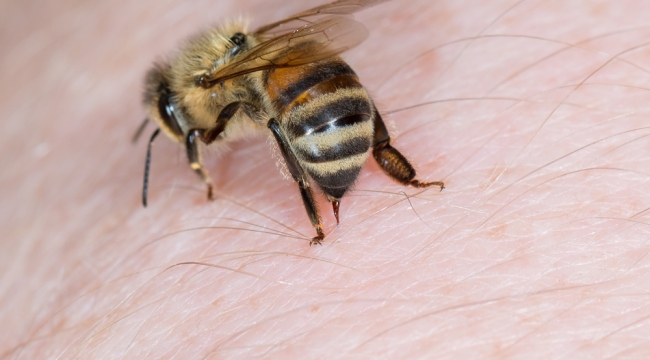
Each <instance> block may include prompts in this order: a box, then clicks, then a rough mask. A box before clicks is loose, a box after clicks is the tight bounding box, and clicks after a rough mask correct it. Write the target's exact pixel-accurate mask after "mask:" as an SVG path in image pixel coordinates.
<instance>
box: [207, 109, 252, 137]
mask: <svg viewBox="0 0 650 360" xmlns="http://www.w3.org/2000/svg"><path fill="white" fill-rule="evenodd" d="M239 109H242V110H243V111H244V113H246V115H247V116H248V117H249V118H251V119H252V118H254V117H255V114H256V113H259V110H258V109H257V108H256V107H255V106H254V105H252V104H250V103H247V102H243V101H235V102H231V103H230V104H228V105H226V107H224V108H223V109H221V112H220V113H219V116H217V121H216V123H215V125H214V127H213V128H212V129H208V130H206V131H205V132H204V133H203V134H202V135H201V141H203V142H204V143H206V144H210V143H211V142H213V141H214V140H216V139H217V137H218V136H219V134H221V133H222V132H223V131H224V130H225V129H226V125H228V121H230V120H231V119H232V118H233V116H235V114H236V113H237V111H239Z"/></svg>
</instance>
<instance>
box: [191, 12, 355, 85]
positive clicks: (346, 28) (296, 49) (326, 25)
mask: <svg viewBox="0 0 650 360" xmlns="http://www.w3.org/2000/svg"><path fill="white" fill-rule="evenodd" d="M367 36H368V32H367V30H366V28H365V27H364V26H363V25H362V24H361V23H359V22H357V21H355V20H353V19H350V18H347V17H342V16H330V17H325V18H322V19H320V20H318V21H317V22H315V23H313V24H310V25H305V26H303V27H301V28H300V29H298V30H295V31H293V32H291V33H288V34H285V35H282V36H279V37H276V38H273V39H271V40H268V41H265V42H263V43H261V44H259V45H257V46H255V47H254V48H252V49H250V50H249V51H247V52H245V53H243V54H241V55H239V56H237V57H235V58H234V59H233V60H232V62H230V63H228V64H227V65H225V66H223V67H221V68H218V69H216V70H215V71H214V72H213V73H208V74H205V75H204V76H202V77H201V79H200V80H199V83H200V85H201V86H203V87H204V88H210V87H212V86H215V85H217V84H219V83H221V82H224V81H226V80H228V79H232V78H234V77H237V76H241V75H244V74H248V73H251V72H255V71H260V70H267V69H275V68H283V67H291V66H298V65H304V64H308V63H312V62H315V61H319V60H323V59H327V58H329V57H332V56H335V55H338V54H340V53H342V52H344V51H346V50H348V49H350V48H352V47H354V46H356V45H358V44H360V43H361V42H362V41H363V40H364V39H365V38H366V37H367Z"/></svg>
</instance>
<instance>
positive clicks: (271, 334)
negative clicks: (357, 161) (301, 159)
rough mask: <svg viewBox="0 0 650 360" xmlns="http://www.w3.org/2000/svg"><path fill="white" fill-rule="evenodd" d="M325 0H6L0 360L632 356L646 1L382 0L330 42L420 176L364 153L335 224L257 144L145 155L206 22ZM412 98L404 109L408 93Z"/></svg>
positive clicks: (642, 252) (648, 291)
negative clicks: (153, 106)
mask: <svg viewBox="0 0 650 360" xmlns="http://www.w3.org/2000/svg"><path fill="white" fill-rule="evenodd" d="M321 3H323V2H321V1H301V2H293V3H291V4H288V2H285V1H279V0H273V1H261V0H259V1H253V0H239V1H231V0H219V1H213V0H212V1H208V0H197V1H176V0H174V1H167V2H154V1H143V2H116V1H94V2H74V1H65V0H62V1H59V2H57V4H54V3H48V2H29V3H28V2H22V1H13V2H7V3H5V4H4V5H2V8H3V11H0V24H2V25H0V26H2V30H3V31H0V44H1V45H0V46H1V48H2V49H4V50H5V51H3V55H2V56H0V62H1V66H0V81H1V83H2V84H4V86H3V87H2V89H0V91H1V92H2V96H0V112H1V115H2V119H3V120H2V123H1V125H0V126H1V127H2V131H0V139H1V140H0V146H1V147H2V152H1V155H0V159H1V160H0V163H1V164H2V171H1V173H0V199H2V201H1V202H0V225H1V227H0V229H1V231H2V233H1V236H0V246H1V247H0V274H1V275H2V278H1V279H2V281H0V308H1V309H2V311H1V312H0V322H1V323H2V324H3V329H5V330H4V331H2V335H1V336H0V359H36V358H56V359H89V358H109V357H116V358H127V359H136V358H137V359H142V358H147V359H158V358H160V359H170V358H178V359H221V358H251V357H265V358H267V357H268V358H296V357H300V358H303V359H323V358H334V357H355V358H409V359H411V358H432V357H435V358H449V359H459V358H499V359H501V358H525V359H531V358H541V359H548V358H576V357H583V358H646V357H647V356H649V355H650V343H649V342H648V337H647V334H648V333H650V305H648V304H650V283H649V282H650V280H648V279H650V276H648V275H650V274H649V272H650V256H647V255H648V252H650V242H649V241H648V239H650V237H649V236H648V235H649V229H650V227H648V222H649V221H650V210H649V209H650V193H649V192H648V190H647V189H648V188H649V187H648V185H649V175H650V173H649V170H648V164H650V152H649V151H648V145H650V136H649V135H650V127H648V125H647V124H648V121H647V118H648V112H649V107H648V105H647V103H648V102H647V99H648V98H649V97H650V88H649V87H648V80H650V26H648V23H647V19H648V15H649V14H648V11H647V10H646V8H647V6H644V5H646V4H645V3H644V2H642V1H640V0H637V1H632V0H630V1H613V0H609V1H605V0H603V1H594V0H584V1H578V0H576V1H570V2H567V1H542V0H529V1H521V0H512V1H500V2H494V1H490V2H488V1H452V0H447V1H442V0H441V1H428V0H417V1H416V0H394V1H391V2H389V3H386V4H383V5H381V6H377V7H375V8H372V9H370V10H367V11H365V12H363V13H360V14H358V15H357V16H355V17H356V18H357V19H358V20H360V21H362V22H363V23H364V24H365V25H366V26H367V27H368V29H369V30H370V36H369V38H368V40H366V41H365V42H364V43H363V44H361V45H360V46H359V47H357V48H355V49H353V50H351V51H349V52H348V53H346V54H344V58H345V59H346V61H348V62H349V64H350V65H351V66H352V67H353V68H354V69H355V71H357V73H358V75H359V77H360V79H361V81H362V82H363V84H364V85H365V86H366V87H367V89H368V91H369V92H370V94H371V95H372V96H373V98H374V100H375V102H376V104H377V106H378V108H379V110H380V111H381V112H382V113H384V114H385V116H384V119H385V120H386V121H387V122H389V124H390V125H389V130H390V131H391V132H392V135H393V142H392V144H393V146H395V147H396V148H397V149H399V150H400V151H402V153H404V155H406V156H407V158H408V159H409V160H410V161H411V162H412V164H413V165H414V166H415V168H416V170H417V171H418V177H419V178H420V179H422V180H428V181H435V180H443V181H445V184H446V187H447V188H446V189H445V190H444V191H442V192H439V191H438V188H435V187H434V188H431V189H427V190H422V189H414V188H406V187H403V186H400V185H399V184H396V183H394V182H392V181H391V180H390V179H389V178H387V177H386V176H385V175H384V174H383V173H382V172H381V170H380V169H379V167H378V166H377V165H376V164H375V163H373V161H372V160H369V161H368V163H367V164H366V166H365V168H364V170H363V171H362V174H361V176H360V178H359V181H358V183H357V185H356V187H355V189H354V191H352V192H351V193H350V194H349V195H348V196H347V197H345V198H344V199H343V201H342V202H341V215H340V216H341V223H340V224H339V225H338V226H336V221H335V219H334V216H333V215H332V212H331V208H330V206H329V204H327V202H326V201H324V199H323V197H319V201H320V209H321V215H322V217H323V222H324V227H325V232H326V234H327V236H326V237H325V240H324V241H323V246H322V247H321V246H316V247H314V246H312V247H310V246H309V245H308V243H309V239H310V238H311V237H312V236H313V229H312V227H311V225H310V223H309V220H308V218H307V215H306V214H305V211H304V208H303V205H302V203H301V200H300V195H299V192H298V189H297V187H296V185H295V184H294V183H293V182H291V181H286V180H284V179H283V177H282V175H281V174H280V172H279V171H278V169H277V168H276V165H275V159H274V158H273V156H272V154H271V151H270V150H269V146H268V144H267V139H266V138H263V137H262V138H251V139H248V140H244V141H239V142H236V143H234V144H231V146H230V147H231V150H230V151H228V152H223V151H221V152H216V151H210V150H207V151H206V152H205V164H206V167H207V169H208V170H209V171H210V172H211V174H212V176H213V179H214V184H215V195H216V200H215V201H213V202H207V201H206V199H205V194H204V187H203V184H202V183H201V182H200V180H199V179H198V178H197V177H196V175H195V174H194V173H193V172H192V171H191V170H190V169H189V167H188V165H187V161H186V159H185V154H184V150H183V149H182V148H181V147H180V146H178V145H177V144H176V143H173V142H172V141H171V140H169V139H167V138H165V137H163V136H161V137H159V138H158V140H157V141H156V143H155V145H154V150H153V151H154V152H153V159H152V168H151V170H152V172H151V178H150V189H149V207H148V208H146V209H143V208H142V205H141V203H140V190H141V185H142V183H141V182H142V170H143V164H144V155H145V151H146V138H147V137H148V136H149V134H150V133H151V132H152V131H153V126H149V127H147V128H146V130H145V136H143V138H142V139H140V141H139V142H138V143H137V144H136V145H132V144H131V143H130V142H129V141H130V136H131V135H132V134H133V132H134V131H135V130H136V129H137V127H138V125H139V123H140V121H141V120H142V119H143V117H144V110H143V108H142V106H141V103H140V101H141V100H140V97H141V88H142V78H143V76H144V74H145V72H146V70H147V69H148V68H149V66H150V65H151V63H152V62H153V60H155V59H156V57H157V56H162V55H164V54H169V53H171V52H172V51H173V49H176V48H177V46H178V44H180V43H181V42H182V40H183V39H184V38H186V37H187V36H189V35H191V34H192V33H194V32H196V31H198V30H200V29H201V28H205V27H206V26H209V25H210V24H213V23H217V22H220V21H223V20H224V19H227V18H233V17H237V16H238V15H240V14H242V13H248V14H250V15H254V20H253V22H252V26H251V28H253V29H254V28H256V27H258V26H260V25H263V24H265V23H268V22H271V21H275V20H279V19H281V18H282V17H285V16H288V15H290V14H292V13H295V12H298V11H302V10H305V9H307V8H309V7H312V6H315V5H318V4H321ZM418 104H419V105H420V106H417V107H414V108H409V107H411V106H413V105H418Z"/></svg>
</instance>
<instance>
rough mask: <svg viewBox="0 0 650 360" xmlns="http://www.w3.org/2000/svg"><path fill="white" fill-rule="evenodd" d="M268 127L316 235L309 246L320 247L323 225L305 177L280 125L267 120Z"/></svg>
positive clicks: (273, 120) (322, 237) (323, 236)
mask: <svg viewBox="0 0 650 360" xmlns="http://www.w3.org/2000/svg"><path fill="white" fill-rule="evenodd" d="M268 127H269V129H270V130H271V132H272V133H273V136H275V140H276V141H277V142H278V145H279V146H280V152H281V153H282V157H283V158H284V160H285V161H286V162H287V167H288V168H289V172H290V173H291V176H292V177H293V180H295V181H296V182H297V183H298V187H299V188H300V195H301V196H302V202H303V204H304V205H305V210H306V211H307V215H308V216H309V220H310V221H311V224H312V226H313V227H314V229H316V234H317V235H316V237H314V238H313V239H312V240H311V241H310V242H309V245H310V246H311V245H314V244H318V245H322V244H321V241H322V240H323V239H324V238H325V234H324V233H323V225H322V223H321V218H320V215H319V214H318V207H317V206H316V202H315V201H314V195H313V193H312V191H311V187H310V186H309V181H308V180H307V176H306V175H305V172H304V170H303V169H302V167H301V166H300V164H299V163H298V159H297V158H296V155H295V154H294V153H293V149H292V148H291V145H290V143H289V140H288V139H287V137H286V136H285V135H284V133H283V132H282V130H281V129H280V124H279V123H278V121H277V120H275V119H271V120H269V123H268Z"/></svg>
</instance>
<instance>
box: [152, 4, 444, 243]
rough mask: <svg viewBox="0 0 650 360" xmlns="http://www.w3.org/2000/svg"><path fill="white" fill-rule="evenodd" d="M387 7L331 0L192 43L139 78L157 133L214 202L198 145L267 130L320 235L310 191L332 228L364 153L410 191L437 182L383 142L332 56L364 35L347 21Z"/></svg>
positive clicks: (361, 93) (349, 76)
mask: <svg viewBox="0 0 650 360" xmlns="http://www.w3.org/2000/svg"><path fill="white" fill-rule="evenodd" d="M385 1H388V0H338V1H334V2H331V3H329V4H325V5H322V6H318V7H316V8H313V9H310V10H307V11H304V12H301V13H298V14H295V15H293V16H291V17H289V18H287V19H284V20H281V21H278V22H274V23H272V24H269V25H266V26H262V27H261V28H259V29H257V30H255V31H253V32H249V31H247V29H246V25H245V24H244V23H243V22H241V21H236V22H232V23H229V24H227V25H225V26H223V27H221V28H213V29H209V30H207V31H205V32H203V33H201V34H199V35H197V36H195V37H194V38H192V39H190V40H189V41H188V43H187V44H186V46H185V47H184V48H183V49H182V50H181V51H180V52H179V53H178V54H177V55H175V56H174V57H172V58H171V60H170V61H167V62H159V63H157V64H155V65H154V66H153V68H152V69H151V70H150V71H149V72H148V74H147V76H146V80H145V92H144V104H145V107H146V110H147V112H148V115H149V118H151V119H153V120H154V121H155V122H156V123H157V124H158V126H159V128H158V129H156V130H155V131H154V133H153V134H152V135H151V137H150V139H149V145H148V148H147V157H146V161H145V174H144V186H143V191H142V202H143V205H144V206H145V207H146V206H147V186H148V178H149V164H150V161H151V145H152V143H153V141H154V139H155V138H156V136H158V134H159V133H160V130H161V129H162V131H163V132H164V133H165V134H166V135H167V136H168V137H169V138H171V139H173V140H175V141H177V142H179V143H181V144H184V145H185V149H186V151H187V157H188V160H189V163H190V167H191V168H192V170H194V172H196V173H197V174H198V176H199V177H200V178H201V179H202V180H203V182H204V183H205V184H206V186H207V197H208V199H212V198H213V189H212V180H211V178H210V175H209V173H208V171H206V169H205V168H204V167H203V165H202V163H201V154H200V151H199V143H200V142H202V143H204V144H211V143H213V142H220V141H225V140H230V139H234V138H238V137H240V136H242V135H246V134H247V133H249V132H251V131H270V132H271V134H272V135H273V138H274V140H275V141H276V142H277V145H278V147H279V149H280V153H281V155H282V158H283V159H284V161H285V162H286V166H287V169H288V171H289V173H290V174H291V177H292V178H293V180H294V181H295V182H296V183H297V184H298V188H299V189H300V195H301V196H302V200H303V203H304V206H305V209H306V211H307V215H308V216H309V220H310V221H311V224H312V225H313V227H314V229H315V230H316V236H315V237H314V238H313V239H312V240H311V242H310V245H313V244H320V243H321V241H322V240H323V238H324V237H325V234H324V232H323V226H322V222H321V217H320V215H319V212H318V207H317V204H316V201H315V200H314V191H313V188H312V184H316V185H317V187H318V188H319V189H320V190H321V191H322V193H323V194H324V195H325V196H326V197H327V199H328V201H330V202H331V204H332V208H333V211H334V216H335V217H336V221H337V223H338V221H339V206H340V202H341V198H342V197H343V196H344V195H345V194H346V193H347V192H348V191H349V190H350V188H351V187H352V185H353V184H354V182H355V181H356V179H357V177H358V175H359V172H360V170H361V168H362V166H363V165H364V163H365V162H366V159H367V157H368V150H369V149H370V148H372V154H373V157H374V158H375V160H376V161H377V163H378V164H379V166H380V167H381V168H382V169H383V171H384V172H385V173H386V174H387V175H388V176H389V177H391V178H392V179H394V180H396V181H397V182H399V183H401V184H404V185H410V186H414V187H417V188H426V187H430V186H439V187H440V188H441V190H442V189H443V188H444V184H443V182H441V181H434V182H422V181H420V180H417V179H416V173H415V170H414V169H413V166H411V164H410V163H409V162H408V160H407V159H406V158H405V157H404V156H403V155H402V154H401V153H400V152H399V151H397V149H395V148H393V147H392V146H391V145H390V140H391V139H390V136H389V134H388V131H387V129H386V126H385V125H384V122H383V120H382V118H381V116H380V114H379V112H378V111H377V109H376V107H375V105H374V104H373V101H372V100H371V99H370V96H369V95H368V93H367V92H366V90H365V89H364V87H363V86H362V85H361V82H360V81H359V78H358V77H357V75H356V74H355V72H354V71H353V70H352V69H351V68H350V66H349V65H348V64H346V63H345V62H344V61H343V60H342V59H341V58H340V57H338V55H339V54H340V53H342V52H344V51H346V50H348V49H350V48H352V47H354V46H356V45H358V44H359V43H361V42H362V41H363V40H364V39H365V38H366V36H367V31H366V28H365V27H364V26H363V25H362V24H361V23H359V22H357V21H355V20H354V19H353V18H352V17H351V16H350V15H351V14H353V13H356V12H358V11H361V10H364V9H366V8H368V7H371V6H374V5H377V4H379V3H382V2H385Z"/></svg>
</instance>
